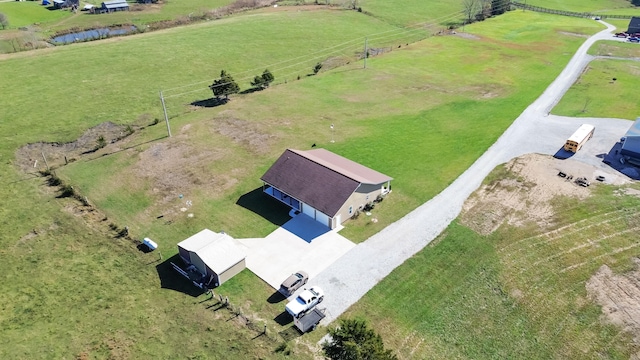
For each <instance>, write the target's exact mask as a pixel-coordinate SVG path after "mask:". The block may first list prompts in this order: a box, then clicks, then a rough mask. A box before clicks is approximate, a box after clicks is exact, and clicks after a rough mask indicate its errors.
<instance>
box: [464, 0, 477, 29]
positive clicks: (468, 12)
mask: <svg viewBox="0 0 640 360" xmlns="http://www.w3.org/2000/svg"><path fill="white" fill-rule="evenodd" d="M462 7H463V12H464V17H465V19H464V22H465V23H466V24H470V23H472V22H473V20H474V18H475V17H476V15H477V14H478V13H479V12H481V11H482V0H462Z"/></svg>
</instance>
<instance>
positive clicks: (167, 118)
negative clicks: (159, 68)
mask: <svg viewBox="0 0 640 360" xmlns="http://www.w3.org/2000/svg"><path fill="white" fill-rule="evenodd" d="M160 101H161V102H162V110H164V122H165V123H167V133H168V134H169V137H171V128H170V127H169V116H167V107H166V106H165V104H164V96H162V90H160Z"/></svg>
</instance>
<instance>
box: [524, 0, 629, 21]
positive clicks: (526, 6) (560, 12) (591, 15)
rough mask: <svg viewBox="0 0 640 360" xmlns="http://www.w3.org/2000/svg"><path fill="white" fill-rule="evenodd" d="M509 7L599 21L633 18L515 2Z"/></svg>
mask: <svg viewBox="0 0 640 360" xmlns="http://www.w3.org/2000/svg"><path fill="white" fill-rule="evenodd" d="M511 5H513V6H514V7H517V8H519V9H524V10H531V11H535V12H542V13H547V14H556V15H563V16H572V17H580V18H596V17H599V18H600V19H623V20H627V19H631V18H632V17H633V15H615V14H598V13H592V12H574V11H564V10H554V9H547V8H543V7H540V6H533V5H529V4H526V3H520V2H516V1H511Z"/></svg>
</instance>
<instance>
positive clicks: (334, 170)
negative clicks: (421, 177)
mask: <svg viewBox="0 0 640 360" xmlns="http://www.w3.org/2000/svg"><path fill="white" fill-rule="evenodd" d="M261 180H262V181H263V182H264V186H263V190H264V192H265V193H267V194H268V195H270V196H272V197H274V198H275V199H277V200H278V201H280V202H283V203H285V204H287V205H288V206H290V207H291V208H292V209H294V210H296V211H299V212H301V213H303V214H305V215H308V216H309V217H311V218H313V219H315V220H316V221H318V222H320V223H322V224H324V225H325V226H327V227H329V228H331V229H334V228H336V227H337V226H339V225H340V224H342V223H343V222H344V221H346V220H347V219H349V218H351V217H352V216H353V215H354V214H355V213H356V212H358V211H362V210H363V209H364V208H365V207H366V206H367V205H370V204H372V203H373V202H374V201H378V200H380V199H381V197H382V196H384V195H386V194H387V193H388V192H389V191H390V190H391V180H392V178H390V177H389V176H387V175H384V174H381V173H379V172H377V171H375V170H372V169H370V168H368V167H366V166H363V165H361V164H358V163H356V162H354V161H351V160H349V159H346V158H344V157H342V156H340V155H337V154H334V153H332V152H330V151H328V150H325V149H315V150H308V151H302V150H292V149H287V150H286V151H285V152H284V153H283V154H282V155H281V156H280V157H279V158H278V160H276V162H275V163H274V164H273V165H272V166H271V167H270V168H269V170H267V172H266V173H265V174H264V175H263V176H262V178H261Z"/></svg>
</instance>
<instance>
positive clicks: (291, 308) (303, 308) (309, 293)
mask: <svg viewBox="0 0 640 360" xmlns="http://www.w3.org/2000/svg"><path fill="white" fill-rule="evenodd" d="M322 300H324V292H322V289H320V288H319V287H317V286H316V287H312V288H310V289H305V290H304V291H303V292H301V293H300V295H298V296H297V297H296V298H295V299H293V300H292V301H291V302H289V303H288V304H287V306H286V307H285V310H286V311H287V312H288V313H289V314H291V316H293V317H294V318H299V317H300V316H302V315H304V314H305V313H306V312H307V311H309V310H311V309H313V307H314V306H316V305H318V304H319V303H321V302H322Z"/></svg>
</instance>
